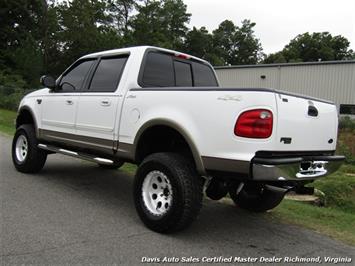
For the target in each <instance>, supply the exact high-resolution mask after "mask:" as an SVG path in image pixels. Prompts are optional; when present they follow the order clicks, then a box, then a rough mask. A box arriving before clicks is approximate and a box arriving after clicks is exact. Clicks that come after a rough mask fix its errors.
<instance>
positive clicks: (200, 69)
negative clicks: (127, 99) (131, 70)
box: [138, 51, 218, 87]
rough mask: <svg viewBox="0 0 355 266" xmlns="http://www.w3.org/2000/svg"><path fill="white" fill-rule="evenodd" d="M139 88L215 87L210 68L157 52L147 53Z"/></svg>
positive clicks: (213, 75)
mask: <svg viewBox="0 0 355 266" xmlns="http://www.w3.org/2000/svg"><path fill="white" fill-rule="evenodd" d="M138 83H139V85H140V86H141V87H217V86H218V83H217V79H216V76H215V73H214V71H213V69H212V68H211V66H209V65H208V64H205V63H203V62H200V61H197V60H194V59H190V58H185V57H184V58H182V57H179V56H175V55H174V54H169V53H165V52H159V51H148V52H147V53H146V54H145V57H144V59H143V62H142V66H141V70H140V75H139V80H138Z"/></svg>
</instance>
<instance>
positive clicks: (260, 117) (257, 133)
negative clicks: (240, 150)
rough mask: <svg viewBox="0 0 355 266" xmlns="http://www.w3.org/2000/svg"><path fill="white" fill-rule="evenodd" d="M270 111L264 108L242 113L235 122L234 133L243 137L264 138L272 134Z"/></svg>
mask: <svg viewBox="0 0 355 266" xmlns="http://www.w3.org/2000/svg"><path fill="white" fill-rule="evenodd" d="M272 122H273V117H272V112H271V111H269V110H265V109H255V110H249V111H245V112H244V113H242V114H241V115H240V116H239V117H238V120H237V122H236V124H235V127H234V134H235V135H237V136H240V137H245V138H257V139H265V138H268V137H270V136H271V134H272Z"/></svg>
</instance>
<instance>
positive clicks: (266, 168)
mask: <svg viewBox="0 0 355 266" xmlns="http://www.w3.org/2000/svg"><path fill="white" fill-rule="evenodd" d="M344 159H345V157H344V156H340V155H332V156H305V157H293V158H258V157H254V159H253V160H252V163H251V175H252V179H253V180H258V181H288V180H290V181H295V180H313V179H316V178H319V177H322V176H326V175H329V174H331V173H334V172H335V171H336V170H338V169H339V167H340V166H341V164H342V162H343V161H344Z"/></svg>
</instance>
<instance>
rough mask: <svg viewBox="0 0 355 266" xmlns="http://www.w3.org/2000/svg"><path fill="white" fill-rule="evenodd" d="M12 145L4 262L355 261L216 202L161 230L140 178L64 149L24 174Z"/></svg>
mask: <svg viewBox="0 0 355 266" xmlns="http://www.w3.org/2000/svg"><path fill="white" fill-rule="evenodd" d="M10 147H11V138H9V137H5V136H3V135H0V151H1V153H0V204H1V207H0V226H1V227H0V264H1V265H19V264H25V265H29V264H32V265H39V264H40V265H89V264H90V265H141V264H142V262H145V264H149V263H148V261H155V262H154V263H152V265H157V264H158V262H159V261H160V263H161V264H166V263H165V262H163V260H164V258H166V259H169V260H170V261H175V262H178V263H179V264H184V265H190V264H192V261H195V262H202V261H204V262H206V263H207V262H208V260H210V261H209V262H216V264H214V265H217V264H219V262H222V260H225V264H224V265H232V263H229V259H230V258H231V259H232V260H233V261H234V260H235V259H236V260H237V261H238V260H239V261H243V260H244V261H247V260H249V261H252V260H253V258H256V262H257V264H259V263H261V262H260V260H263V259H264V258H270V259H272V258H274V260H275V259H276V258H278V257H280V258H282V263H281V264H285V261H284V258H285V257H289V258H290V260H291V263H288V264H287V265H293V264H296V265H298V264H299V263H296V262H297V260H298V259H300V258H315V259H316V258H317V257H320V259H321V260H322V264H324V259H325V257H331V258H346V257H347V258H352V260H353V261H352V262H351V263H348V264H347V265H354V259H355V248H354V247H351V246H348V245H345V244H342V243H340V242H338V241H335V240H333V239H331V238H329V237H326V236H323V235H321V234H318V233H315V232H313V231H310V230H307V229H304V228H301V227H297V226H292V225H287V224H283V223H280V222H278V221H275V220H272V219H270V218H268V217H266V216H265V215H260V214H251V213H248V212H246V211H243V210H240V209H238V208H236V207H235V206H233V205H232V204H225V203H221V202H214V201H210V200H205V201H204V204H203V208H202V210H201V213H200V216H199V217H198V219H197V220H196V221H195V222H194V223H193V224H192V226H191V227H189V228H188V229H187V230H185V231H183V232H179V233H176V234H172V235H161V234H158V233H154V232H152V231H150V230H148V229H147V228H145V227H144V225H143V224H142V223H141V221H140V220H139V218H138V216H137V214H136V212H135V209H134V204H133V199H132V184H133V177H132V176H129V175H127V174H125V173H124V172H122V171H114V170H103V169H100V168H98V167H97V166H96V165H95V164H91V163H87V162H83V161H80V160H77V159H73V158H71V157H65V156H63V155H56V154H54V155H50V156H48V160H47V163H46V165H45V167H44V169H43V170H42V171H41V172H40V173H38V174H31V175H29V174H22V173H19V172H17V171H16V170H15V168H14V167H13V165H12V162H11V152H10ZM220 256H221V257H220ZM238 257H239V259H238ZM292 260H293V261H294V262H292ZM184 261H186V263H183V262H184ZM276 262H277V261H274V262H273V263H271V264H270V265H274V264H276ZM233 264H234V265H236V264H238V265H239V264H240V263H233ZM264 264H265V263H264ZM170 265H172V264H170ZM174 265H175V264H174ZM249 265H251V264H249ZM318 265H319V264H318ZM338 265H341V264H338Z"/></svg>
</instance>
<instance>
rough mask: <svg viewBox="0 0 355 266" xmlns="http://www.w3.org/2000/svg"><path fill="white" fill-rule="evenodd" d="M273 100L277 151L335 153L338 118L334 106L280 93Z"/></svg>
mask: <svg viewBox="0 0 355 266" xmlns="http://www.w3.org/2000/svg"><path fill="white" fill-rule="evenodd" d="M275 96H276V104H277V114H278V115H277V121H275V122H276V123H277V125H276V147H277V149H278V150H288V151H309V150H312V151H329V150H335V147H336V139H337V127H338V115H337V110H336V106H335V105H334V104H332V103H328V102H325V101H324V102H323V101H321V100H317V99H313V98H307V97H303V96H299V95H292V94H288V93H287V94H286V93H283V92H276V93H275Z"/></svg>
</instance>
